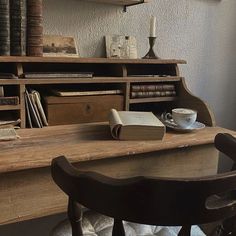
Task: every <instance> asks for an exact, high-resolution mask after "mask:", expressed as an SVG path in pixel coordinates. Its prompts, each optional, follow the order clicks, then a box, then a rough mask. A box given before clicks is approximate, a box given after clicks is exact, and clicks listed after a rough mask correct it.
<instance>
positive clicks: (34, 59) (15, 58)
mask: <svg viewBox="0 0 236 236" xmlns="http://www.w3.org/2000/svg"><path fill="white" fill-rule="evenodd" d="M1 62H18V63H21V62H23V63H24V62H25V63H30V62H39V63H40V62H41V63H104V64H186V61H185V60H176V59H110V58H77V57H76V58H75V57H27V56H0V63H1Z"/></svg>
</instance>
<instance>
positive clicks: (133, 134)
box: [109, 109, 165, 140]
mask: <svg viewBox="0 0 236 236" xmlns="http://www.w3.org/2000/svg"><path fill="white" fill-rule="evenodd" d="M109 124H110V128H111V134H112V137H113V138H115V139H121V140H154V139H158V140H161V139H162V138H163V137H164V134H165V126H164V124H163V123H162V122H161V121H160V120H159V119H158V118H157V117H156V116H155V115H154V114H153V113H152V112H137V111H117V110H115V109H111V111H110V114H109Z"/></svg>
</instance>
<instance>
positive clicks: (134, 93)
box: [131, 91, 176, 98]
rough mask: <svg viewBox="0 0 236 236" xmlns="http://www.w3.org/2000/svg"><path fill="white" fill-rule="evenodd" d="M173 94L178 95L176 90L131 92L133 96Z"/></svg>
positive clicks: (144, 96) (169, 95) (170, 95)
mask: <svg viewBox="0 0 236 236" xmlns="http://www.w3.org/2000/svg"><path fill="white" fill-rule="evenodd" d="M172 96H176V92H175V91H146V92H143V91H141V92H131V98H150V97H172Z"/></svg>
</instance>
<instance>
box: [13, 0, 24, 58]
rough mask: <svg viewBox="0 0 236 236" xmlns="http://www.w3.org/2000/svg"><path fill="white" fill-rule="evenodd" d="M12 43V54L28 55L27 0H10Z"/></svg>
mask: <svg viewBox="0 0 236 236" xmlns="http://www.w3.org/2000/svg"><path fill="white" fill-rule="evenodd" d="M10 29H11V30H10V39H11V40H10V45H11V55H12V56H25V55H26V0H10Z"/></svg>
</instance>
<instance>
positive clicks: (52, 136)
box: [0, 123, 236, 173]
mask: <svg viewBox="0 0 236 236" xmlns="http://www.w3.org/2000/svg"><path fill="white" fill-rule="evenodd" d="M219 132H228V133H232V134H233V135H235V136H236V132H235V131H230V130H227V129H224V128H220V127H206V128H204V129H202V130H199V131H197V132H192V133H185V134H182V133H176V132H168V133H166V135H165V137H164V139H163V140H162V141H159V140H154V141H150V140H147V141H117V140H113V139H112V137H111V135H110V129H109V126H108V124H107V123H91V124H80V125H79V124H76V125H62V126H51V127H44V128H42V129H36V128H34V129H20V130H18V131H17V133H18V134H19V136H20V137H21V138H20V139H18V140H14V141H8V142H1V143H0V150H1V152H0V173H1V172H9V171H17V170H23V169H31V168H39V167H46V166H49V165H50V163H51V159H52V158H54V157H57V156H60V155H65V156H66V157H67V158H69V160H70V161H72V162H78V161H89V160H97V159H106V158H111V157H117V156H132V155H134V154H139V153H147V152H153V151H160V150H169V149H174V148H181V147H187V146H197V145H202V144H210V143H213V140H214V137H215V135H216V134H217V133H219Z"/></svg>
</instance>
